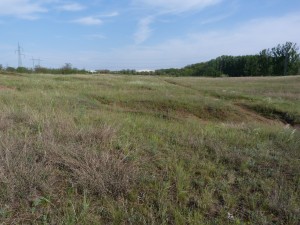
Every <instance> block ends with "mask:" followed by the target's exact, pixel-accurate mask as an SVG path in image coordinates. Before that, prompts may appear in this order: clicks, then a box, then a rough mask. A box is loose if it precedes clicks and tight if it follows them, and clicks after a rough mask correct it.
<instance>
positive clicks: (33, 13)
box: [0, 0, 47, 19]
mask: <svg viewBox="0 0 300 225" xmlns="http://www.w3.org/2000/svg"><path fill="white" fill-rule="evenodd" d="M44 12H47V9H46V8H44V7H43V6H41V4H40V3H39V2H37V1H32V0H1V1H0V15H2V16H3V15H4V16H15V17H19V18H25V19H35V18H37V14H39V13H44Z"/></svg>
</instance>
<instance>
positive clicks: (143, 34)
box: [134, 17, 154, 44]
mask: <svg viewBox="0 0 300 225" xmlns="http://www.w3.org/2000/svg"><path fill="white" fill-rule="evenodd" d="M153 21H154V18H153V17H146V18H143V19H141V20H140V21H139V24H138V30H137V32H136V33H135V34H134V39H135V43H136V44H141V43H143V42H144V41H146V40H147V39H148V38H149V37H150V35H151V32H152V30H151V29H150V24H151V23H153Z"/></svg>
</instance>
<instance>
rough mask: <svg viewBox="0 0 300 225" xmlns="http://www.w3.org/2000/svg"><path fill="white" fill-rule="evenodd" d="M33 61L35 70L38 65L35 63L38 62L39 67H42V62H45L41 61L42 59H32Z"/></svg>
mask: <svg viewBox="0 0 300 225" xmlns="http://www.w3.org/2000/svg"><path fill="white" fill-rule="evenodd" d="M31 60H32V66H33V69H34V68H35V66H36V63H35V62H37V66H38V67H40V66H41V61H43V60H41V59H40V58H38V59H34V58H33V57H32V58H31Z"/></svg>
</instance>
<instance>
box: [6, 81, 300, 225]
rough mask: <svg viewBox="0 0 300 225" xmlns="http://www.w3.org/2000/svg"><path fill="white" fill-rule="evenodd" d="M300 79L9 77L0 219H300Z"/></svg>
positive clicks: (9, 221)
mask: <svg viewBox="0 0 300 225" xmlns="http://www.w3.org/2000/svg"><path fill="white" fill-rule="evenodd" d="M299 86H300V77H299V76H295V77H285V78H281V77H276V78H218V79H208V78H168V77H142V76H111V75H105V76H87V75H76V76H49V75H0V107H1V111H0V138H1V142H0V223H4V224H99V223H102V224H241V223H246V224H247V223H249V224H254V223H256V224H272V223H273V224H297V222H298V221H299V219H300V217H299V215H300V212H299V208H300V205H299V202H300V195H299V193H300V192H299V181H300V177H299V174H300V166H299V158H300V151H299V149H300V134H299V131H298V130H297V127H298V126H299V123H300V117H299V116H300V105H299V100H300V90H299Z"/></svg>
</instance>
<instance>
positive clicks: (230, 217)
mask: <svg viewBox="0 0 300 225" xmlns="http://www.w3.org/2000/svg"><path fill="white" fill-rule="evenodd" d="M227 218H228V219H229V220H234V216H233V214H231V213H229V212H228V213H227Z"/></svg>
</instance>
